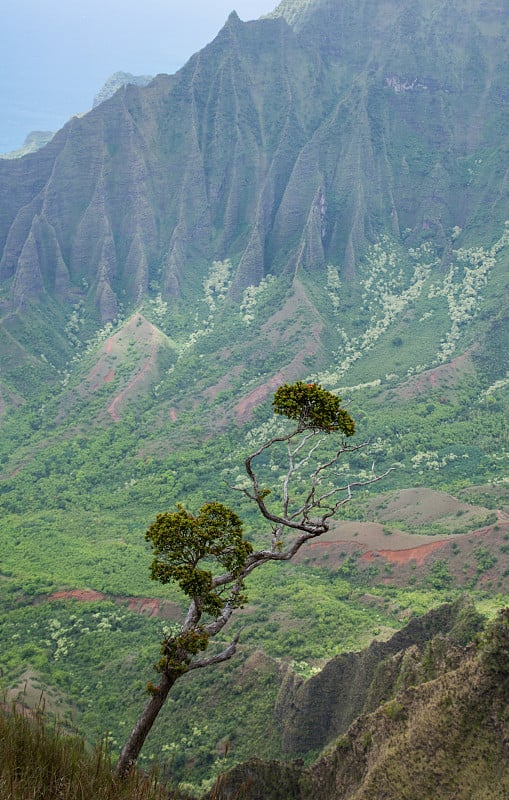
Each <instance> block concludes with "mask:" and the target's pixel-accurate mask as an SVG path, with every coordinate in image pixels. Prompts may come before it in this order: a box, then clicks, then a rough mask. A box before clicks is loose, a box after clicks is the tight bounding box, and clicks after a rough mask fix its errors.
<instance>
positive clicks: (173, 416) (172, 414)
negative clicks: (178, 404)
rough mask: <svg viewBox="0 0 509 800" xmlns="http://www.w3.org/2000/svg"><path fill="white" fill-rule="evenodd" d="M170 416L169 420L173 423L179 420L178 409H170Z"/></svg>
mask: <svg viewBox="0 0 509 800" xmlns="http://www.w3.org/2000/svg"><path fill="white" fill-rule="evenodd" d="M168 416H169V418H170V419H171V421H172V422H176V421H177V420H178V414H177V409H176V408H170V410H169V411H168Z"/></svg>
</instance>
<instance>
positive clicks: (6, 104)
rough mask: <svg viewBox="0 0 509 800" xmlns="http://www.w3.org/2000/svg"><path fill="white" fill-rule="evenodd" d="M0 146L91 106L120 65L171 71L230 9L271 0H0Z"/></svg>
mask: <svg viewBox="0 0 509 800" xmlns="http://www.w3.org/2000/svg"><path fill="white" fill-rule="evenodd" d="M1 5H2V13H1V24H0V53H1V57H0V153H5V152H8V151H10V150H14V149H16V148H17V147H20V146H21V145H22V144H23V142H24V140H25V137H26V135H27V134H28V133H29V132H30V131H33V130H48V131H56V130H58V129H59V128H61V127H62V125H64V124H65V122H66V121H67V120H68V119H69V117H70V116H72V115H73V114H77V113H80V112H83V111H87V110H88V109H89V108H91V107H92V102H93V99H94V96H95V94H97V92H98V91H99V89H100V88H101V87H102V85H103V84H104V83H105V81H106V79H107V78H109V77H110V75H112V74H113V73H114V72H118V71H119V70H121V71H123V72H130V73H132V74H133V75H157V74H158V73H160V72H168V73H173V72H175V71H176V70H177V69H179V67H181V66H182V65H183V64H184V63H185V62H186V61H187V60H188V58H190V56H192V55H193V53H195V52H196V51H197V50H199V49H201V48H202V47H204V45H206V44H207V43H208V42H210V41H212V39H213V38H214V37H215V35H216V34H217V33H218V31H219V30H220V29H221V28H222V26H223V25H224V23H225V21H226V19H227V17H228V15H229V13H230V12H231V11H232V10H233V9H235V11H236V12H237V13H238V15H239V17H240V18H241V19H242V20H249V19H257V18H258V17H260V16H261V15H262V14H266V13H268V12H269V11H272V10H273V9H274V8H275V7H276V6H277V5H278V0H2V3H1Z"/></svg>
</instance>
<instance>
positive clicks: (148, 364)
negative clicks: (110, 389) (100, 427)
mask: <svg viewBox="0 0 509 800" xmlns="http://www.w3.org/2000/svg"><path fill="white" fill-rule="evenodd" d="M146 324H147V325H150V339H151V341H150V353H149V355H148V358H147V359H146V361H145V363H144V365H143V367H142V368H141V369H140V371H139V372H138V373H137V374H136V375H135V376H134V377H133V378H132V379H131V380H130V381H129V383H128V384H127V386H125V387H124V389H122V391H121V392H119V393H118V394H117V396H116V397H114V398H113V400H112V401H111V403H110V404H109V406H108V413H109V414H110V416H111V418H112V420H113V421H114V422H120V411H119V406H120V405H121V404H122V402H123V401H124V400H125V399H126V398H127V397H128V396H129V394H130V393H131V392H132V391H133V389H134V388H135V386H136V385H137V384H138V383H140V382H141V381H142V380H143V378H144V377H145V376H146V375H147V374H148V372H150V370H151V369H152V366H153V364H154V359H155V356H156V352H157V335H158V330H157V328H156V327H155V326H154V325H151V324H150V323H147V322H146Z"/></svg>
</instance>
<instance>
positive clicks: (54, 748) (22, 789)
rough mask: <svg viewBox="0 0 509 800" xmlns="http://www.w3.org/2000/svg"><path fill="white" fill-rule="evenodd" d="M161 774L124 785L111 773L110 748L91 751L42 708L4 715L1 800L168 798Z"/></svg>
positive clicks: (0, 716) (134, 777) (0, 715)
mask: <svg viewBox="0 0 509 800" xmlns="http://www.w3.org/2000/svg"><path fill="white" fill-rule="evenodd" d="M168 797H169V795H168V792H167V790H165V789H164V788H163V786H162V785H161V784H160V783H159V781H158V779H157V775H155V774H152V775H146V774H143V773H141V772H137V771H133V772H132V773H131V774H130V775H129V777H128V778H127V779H126V780H124V781H122V782H121V781H119V780H117V779H116V778H115V777H114V776H113V773H112V770H111V762H110V757H109V752H108V748H107V746H106V744H104V743H103V744H101V745H99V746H98V747H96V748H94V749H92V750H90V749H87V747H86V745H85V742H84V740H83V739H81V738H79V737H77V736H74V735H69V734H68V733H67V732H66V731H65V730H64V729H63V728H62V727H61V726H60V725H58V724H57V723H54V724H50V723H49V722H48V721H47V720H46V717H45V714H44V711H43V709H42V708H41V707H39V709H38V710H36V711H35V712H33V713H32V712H31V713H27V712H25V711H23V710H20V709H19V708H18V707H16V706H13V707H12V708H11V709H8V710H5V709H4V710H3V711H1V712H0V800H135V799H136V800H162V798H168Z"/></svg>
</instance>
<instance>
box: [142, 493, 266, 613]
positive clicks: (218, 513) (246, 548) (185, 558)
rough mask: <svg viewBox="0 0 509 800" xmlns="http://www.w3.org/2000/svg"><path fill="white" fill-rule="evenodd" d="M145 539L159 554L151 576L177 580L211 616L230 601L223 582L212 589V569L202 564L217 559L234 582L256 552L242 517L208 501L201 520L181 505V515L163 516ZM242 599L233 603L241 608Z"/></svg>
mask: <svg viewBox="0 0 509 800" xmlns="http://www.w3.org/2000/svg"><path fill="white" fill-rule="evenodd" d="M145 538H146V539H147V541H150V542H151V544H152V549H153V551H154V554H155V558H154V560H153V561H152V565H151V573H150V577H151V578H152V579H153V580H157V581H160V583H169V582H170V581H175V582H176V583H177V584H178V585H179V586H180V588H181V589H182V591H183V592H184V594H186V595H187V596H188V597H190V598H192V599H193V600H195V601H196V602H197V603H198V604H199V607H200V608H201V609H202V610H203V611H204V612H206V613H208V614H211V615H212V616H217V615H218V614H220V613H221V611H222V609H223V607H224V604H225V602H226V597H227V596H225V594H224V584H223V585H222V586H219V587H216V586H214V577H213V574H212V571H211V569H203V568H202V567H199V566H198V565H199V564H200V563H202V562H205V563H207V562H208V560H209V559H213V560H214V564H215V565H217V566H220V567H223V568H224V569H225V570H226V572H227V573H229V575H230V580H229V582H230V583H231V582H232V581H234V580H235V579H236V578H237V577H238V576H239V575H240V573H241V571H242V569H243V567H244V565H245V563H246V559H247V557H248V556H249V555H250V553H252V551H253V548H252V546H251V544H250V543H249V542H248V541H246V540H245V539H244V537H243V532H242V522H241V520H240V518H239V517H238V516H237V514H236V513H235V512H234V511H232V510H231V509H230V508H228V507H227V506H224V505H223V504H222V503H206V504H205V505H204V506H202V507H201V509H200V511H199V514H198V516H194V515H193V514H191V513H190V512H189V511H186V509H185V508H184V507H183V506H182V505H180V504H179V506H178V511H174V512H166V513H165V514H159V515H158V516H157V518H156V521H155V522H154V523H153V524H152V525H151V526H150V528H149V529H148V531H147V533H146V536H145ZM242 599H243V598H242V596H241V595H238V594H236V596H235V598H234V600H233V602H235V603H236V605H241V603H242Z"/></svg>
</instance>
